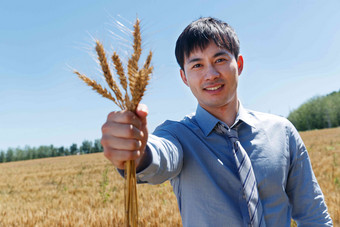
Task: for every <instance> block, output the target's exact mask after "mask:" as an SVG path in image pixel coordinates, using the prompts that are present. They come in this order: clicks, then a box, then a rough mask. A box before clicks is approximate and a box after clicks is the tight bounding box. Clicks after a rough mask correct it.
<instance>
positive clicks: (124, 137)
mask: <svg viewBox="0 0 340 227" xmlns="http://www.w3.org/2000/svg"><path fill="white" fill-rule="evenodd" d="M147 115H148V109H147V106H146V105H143V104H139V105H138V107H137V110H136V114H134V113H133V112H131V111H127V110H122V111H115V112H111V113H110V114H109V115H108V117H107V120H106V122H105V123H104V125H103V126H102V139H101V144H102V146H103V148H104V156H105V157H106V158H107V159H109V160H110V161H111V162H112V164H113V165H114V166H115V167H117V168H119V169H124V163H125V162H126V161H128V160H135V161H136V167H138V165H139V163H141V161H142V159H143V157H144V150H145V146H146V142H147V140H148V130H147V120H146V116H147Z"/></svg>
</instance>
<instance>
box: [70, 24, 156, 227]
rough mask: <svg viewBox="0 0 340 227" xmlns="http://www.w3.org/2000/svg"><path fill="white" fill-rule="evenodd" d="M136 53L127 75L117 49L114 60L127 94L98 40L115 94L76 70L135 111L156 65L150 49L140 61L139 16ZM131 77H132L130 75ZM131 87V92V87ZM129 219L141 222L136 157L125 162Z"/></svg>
mask: <svg viewBox="0 0 340 227" xmlns="http://www.w3.org/2000/svg"><path fill="white" fill-rule="evenodd" d="M132 34H133V39H134V42H133V51H134V52H133V54H132V56H131V57H130V58H129V60H128V65H127V74H128V76H127V77H126V76H125V73H124V68H123V65H122V62H121V60H120V58H119V56H118V55H117V53H116V52H114V53H113V55H112V61H113V64H114V66H115V69H116V73H117V75H118V78H119V81H120V85H121V87H122V88H123V90H124V92H125V95H124V96H123V93H122V92H121V90H120V89H119V86H118V85H117V83H116V81H115V79H114V78H113V77H112V73H111V70H110V67H109V64H108V61H107V58H106V55H105V51H104V47H103V45H102V44H101V43H100V42H99V41H96V52H97V54H98V60H99V62H100V66H101V68H102V70H103V74H104V77H105V80H106V82H107V84H108V86H109V87H110V88H111V90H112V91H113V93H114V95H115V97H113V96H112V94H111V93H110V92H109V91H108V90H107V89H106V88H103V87H102V86H101V85H100V84H98V83H97V82H96V81H94V80H91V79H90V78H88V77H87V76H85V75H83V74H80V73H79V72H78V71H74V73H75V74H77V75H78V77H79V78H80V79H82V80H83V81H84V82H85V83H86V84H87V85H89V86H91V87H92V89H93V90H95V91H96V92H98V93H99V94H101V95H102V96H103V97H105V98H108V99H110V100H112V101H113V102H114V103H115V104H116V105H117V106H119V107H120V108H121V109H127V110H130V111H133V112H135V111H136V108H137V105H138V103H139V102H140V101H141V99H142V97H143V95H144V92H145V89H146V85H147V84H148V81H149V79H150V75H151V73H152V70H153V67H152V66H150V63H151V58H152V52H151V51H150V52H149V55H148V56H147V59H146V61H145V63H144V66H143V68H141V69H139V66H138V62H139V58H140V56H141V53H142V48H141V42H142V41H141V33H140V22H139V20H138V19H137V20H136V23H135V24H134V31H133V33H132ZM127 78H128V79H127ZM128 87H129V90H130V92H129V91H128ZM125 178H126V183H125V223H126V226H127V227H134V226H137V222H138V205H137V188H136V166H135V161H127V162H126V163H125Z"/></svg>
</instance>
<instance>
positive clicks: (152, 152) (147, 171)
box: [136, 144, 160, 183]
mask: <svg viewBox="0 0 340 227" xmlns="http://www.w3.org/2000/svg"><path fill="white" fill-rule="evenodd" d="M145 152H147V155H148V156H147V160H146V162H148V163H149V165H148V166H145V168H144V169H142V170H140V171H138V172H137V174H136V176H137V182H138V183H147V182H148V180H150V179H151V178H152V177H153V176H154V175H155V173H157V171H158V168H159V165H160V158H159V155H158V154H157V151H156V149H155V148H153V146H152V145H150V144H147V145H146V148H145ZM143 167H144V164H143Z"/></svg>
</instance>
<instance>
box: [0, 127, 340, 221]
mask: <svg viewBox="0 0 340 227" xmlns="http://www.w3.org/2000/svg"><path fill="white" fill-rule="evenodd" d="M301 136H302V137H303V139H304V141H305V144H306V146H307V148H308V149H309V154H310V157H311V161H312V164H313V168H314V172H315V175H316V177H317V179H318V181H319V183H320V185H321V188H322V190H323V193H324V194H325V198H326V202H327V205H328V208H329V212H330V214H331V216H332V218H333V221H334V222H335V223H334V224H335V226H340V224H339V223H340V168H339V166H340V128H335V129H326V130H315V131H308V132H302V133H301ZM0 172H1V175H0V226H6V227H7V226H49V227H50V226H96V227H97V226H124V224H123V221H124V220H123V218H124V215H123V211H124V208H123V204H124V203H123V200H124V195H123V194H124V190H123V187H124V181H123V179H122V178H121V177H120V175H119V174H118V173H117V172H116V171H115V169H114V168H113V167H112V165H111V164H110V163H109V162H108V161H107V160H106V159H105V158H104V157H103V155H102V154H89V155H81V156H67V157H57V158H47V159H39V160H30V161H20V162H12V163H3V164H0ZM137 190H138V198H139V201H138V206H139V226H181V219H180V215H179V211H178V207H177V202H176V198H175V196H174V194H173V192H172V188H171V185H170V183H169V182H165V183H164V184H161V185H138V189H137Z"/></svg>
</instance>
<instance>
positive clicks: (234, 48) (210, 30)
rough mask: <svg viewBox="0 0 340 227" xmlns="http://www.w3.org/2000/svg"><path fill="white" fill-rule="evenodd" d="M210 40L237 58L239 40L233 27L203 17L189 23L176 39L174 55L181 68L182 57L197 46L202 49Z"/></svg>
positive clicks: (186, 55)
mask: <svg viewBox="0 0 340 227" xmlns="http://www.w3.org/2000/svg"><path fill="white" fill-rule="evenodd" d="M211 41H214V42H215V44H216V45H217V46H218V47H220V48H224V49H226V50H228V51H230V53H231V54H233V55H234V56H235V58H236V59H237V58H238V55H239V53H240V41H239V40H238V37H237V35H236V32H235V31H234V29H233V28H232V27H231V26H230V25H229V24H227V23H226V22H223V21H221V20H218V19H216V18H212V17H204V18H199V19H198V20H195V21H193V22H192V23H190V24H189V25H188V26H187V27H186V28H185V29H184V30H183V32H182V33H181V35H180V36H179V37H178V39H177V42H176V48H175V55H176V60H177V63H178V64H179V66H180V67H181V69H184V68H183V67H184V57H189V55H190V53H191V52H192V51H193V50H195V49H197V48H200V49H201V50H204V49H205V48H206V47H207V46H208V45H209V43H210V42H211Z"/></svg>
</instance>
